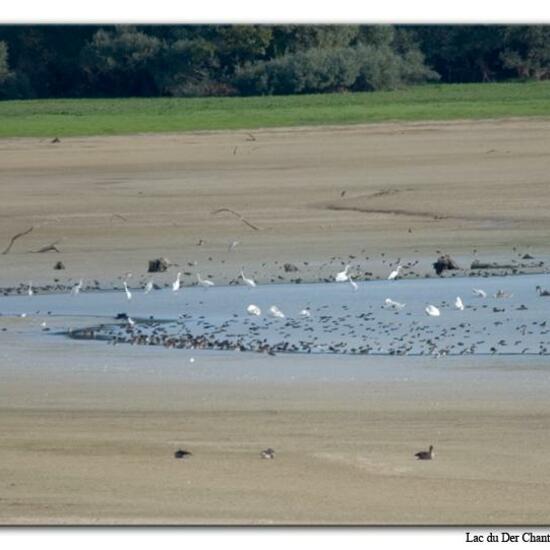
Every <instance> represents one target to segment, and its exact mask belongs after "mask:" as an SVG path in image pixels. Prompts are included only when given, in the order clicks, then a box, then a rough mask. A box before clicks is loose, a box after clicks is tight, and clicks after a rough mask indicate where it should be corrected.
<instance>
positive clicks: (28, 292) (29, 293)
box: [27, 281, 34, 296]
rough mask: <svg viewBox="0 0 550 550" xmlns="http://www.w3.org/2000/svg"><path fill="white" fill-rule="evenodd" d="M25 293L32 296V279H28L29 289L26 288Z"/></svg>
mask: <svg viewBox="0 0 550 550" xmlns="http://www.w3.org/2000/svg"><path fill="white" fill-rule="evenodd" d="M27 294H28V295H29V296H32V295H33V294H34V290H33V289H32V281H29V289H28V290H27Z"/></svg>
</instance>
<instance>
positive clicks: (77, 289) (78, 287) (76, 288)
mask: <svg viewBox="0 0 550 550" xmlns="http://www.w3.org/2000/svg"><path fill="white" fill-rule="evenodd" d="M83 284H84V281H83V280H82V279H80V281H78V283H77V284H76V285H74V286H73V288H72V289H71V296H76V295H77V294H78V293H79V292H80V290H81V289H82V285H83Z"/></svg>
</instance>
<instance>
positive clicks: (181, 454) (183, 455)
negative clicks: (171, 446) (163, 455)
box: [174, 449, 193, 458]
mask: <svg viewBox="0 0 550 550" xmlns="http://www.w3.org/2000/svg"><path fill="white" fill-rule="evenodd" d="M192 455H193V453H192V452H191V451H186V450H184V449H178V450H177V451H176V452H175V453H174V458H187V457H188V456H192Z"/></svg>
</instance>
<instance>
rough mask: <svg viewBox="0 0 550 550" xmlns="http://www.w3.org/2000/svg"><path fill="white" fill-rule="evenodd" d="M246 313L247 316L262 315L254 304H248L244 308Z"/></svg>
mask: <svg viewBox="0 0 550 550" xmlns="http://www.w3.org/2000/svg"><path fill="white" fill-rule="evenodd" d="M246 311H247V312H248V314H249V315H261V314H262V310H261V309H260V308H259V307H258V306H255V305H254V304H250V305H249V306H248V307H247V308H246Z"/></svg>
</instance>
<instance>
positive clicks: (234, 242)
mask: <svg viewBox="0 0 550 550" xmlns="http://www.w3.org/2000/svg"><path fill="white" fill-rule="evenodd" d="M239 242H240V241H233V242H232V243H230V244H229V246H228V247H227V251H228V252H231V251H232V250H234V249H235V247H236V246H237V245H238V244H239Z"/></svg>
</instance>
